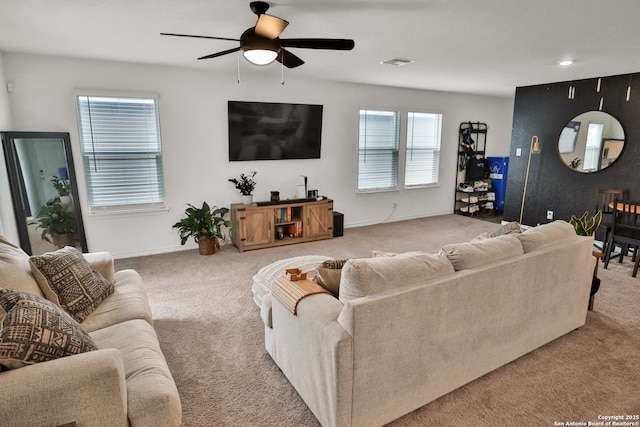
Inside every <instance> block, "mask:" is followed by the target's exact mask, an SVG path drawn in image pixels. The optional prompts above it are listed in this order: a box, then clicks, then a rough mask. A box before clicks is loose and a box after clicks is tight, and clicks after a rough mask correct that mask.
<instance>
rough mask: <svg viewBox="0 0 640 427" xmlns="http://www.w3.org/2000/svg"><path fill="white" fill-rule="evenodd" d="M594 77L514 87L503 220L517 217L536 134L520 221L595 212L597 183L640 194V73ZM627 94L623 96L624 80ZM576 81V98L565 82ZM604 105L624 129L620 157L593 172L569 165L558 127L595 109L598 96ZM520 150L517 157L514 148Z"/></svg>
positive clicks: (635, 196)
mask: <svg viewBox="0 0 640 427" xmlns="http://www.w3.org/2000/svg"><path fill="white" fill-rule="evenodd" d="M597 84H598V78H593V79H587V80H579V81H569V82H562V83H552V84H545V85H536V86H526V87H519V88H516V96H515V105H514V114H513V129H512V133H511V150H510V153H509V157H510V160H509V174H508V177H507V193H506V199H505V210H504V220H505V221H517V220H519V218H520V206H521V202H522V193H523V189H524V183H525V175H526V169H527V159H528V156H529V147H530V144H531V137H532V136H533V135H537V136H538V137H539V140H540V143H541V146H542V151H541V153H540V154H533V155H532V156H531V166H530V172H529V183H528V185H527V194H526V200H525V206H524V215H523V218H522V223H523V224H526V225H536V224H539V223H540V224H543V223H546V222H550V221H549V220H547V219H546V213H547V211H548V210H552V211H554V219H564V220H569V219H570V218H571V215H572V214H582V213H584V211H586V210H588V211H590V213H592V214H593V213H594V210H595V191H596V189H597V188H626V189H628V190H629V193H630V197H631V198H632V199H635V200H640V179H639V177H636V176H635V172H638V173H639V174H640V162H639V160H640V74H638V73H634V74H626V75H620V76H609V77H602V78H601V85H600V92H599V93H598V92H596V88H597ZM629 84H631V97H630V100H629V101H626V93H627V86H628V85H629ZM570 85H573V86H574V87H575V99H568V94H569V86H570ZM601 97H602V98H603V99H604V100H603V105H602V111H603V112H606V113H609V114H611V115H612V116H614V117H615V118H617V119H618V120H619V121H620V123H621V124H622V127H623V129H624V132H625V145H624V149H623V151H622V153H621V154H620V157H619V158H618V160H617V161H616V162H615V163H613V164H612V165H611V166H609V167H608V168H606V169H604V170H602V171H600V172H595V173H580V172H575V171H573V170H571V169H569V168H568V167H567V166H566V165H565V164H564V163H562V161H561V160H560V157H559V155H558V137H559V136H560V132H561V131H562V128H563V127H564V126H565V124H566V123H567V122H569V121H570V120H571V119H573V118H574V117H575V116H577V115H579V114H581V113H584V112H586V111H597V110H598V108H599V104H600V98H601ZM517 148H521V149H522V155H521V156H520V157H516V149H517Z"/></svg>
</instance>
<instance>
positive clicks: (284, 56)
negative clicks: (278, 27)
mask: <svg viewBox="0 0 640 427" xmlns="http://www.w3.org/2000/svg"><path fill="white" fill-rule="evenodd" d="M276 61H278V62H280V63H281V64H282V65H284V66H285V67H287V68H296V67H299V66H301V65H302V64H304V61H303V60H302V59H300V58H298V57H297V56H295V55H294V54H293V53H291V52H289V51H288V50H284V49H280V52H278V57H277V58H276Z"/></svg>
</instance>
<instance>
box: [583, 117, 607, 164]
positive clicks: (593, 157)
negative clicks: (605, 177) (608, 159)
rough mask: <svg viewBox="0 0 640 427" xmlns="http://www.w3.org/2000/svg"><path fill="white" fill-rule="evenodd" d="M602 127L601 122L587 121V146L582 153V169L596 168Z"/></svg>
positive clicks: (598, 159) (598, 160)
mask: <svg viewBox="0 0 640 427" xmlns="http://www.w3.org/2000/svg"><path fill="white" fill-rule="evenodd" d="M603 129H604V125H603V124H601V123H589V129H588V130H587V147H586V150H585V153H584V165H583V167H582V170H585V171H596V170H598V163H599V162H600V146H601V145H602V130H603Z"/></svg>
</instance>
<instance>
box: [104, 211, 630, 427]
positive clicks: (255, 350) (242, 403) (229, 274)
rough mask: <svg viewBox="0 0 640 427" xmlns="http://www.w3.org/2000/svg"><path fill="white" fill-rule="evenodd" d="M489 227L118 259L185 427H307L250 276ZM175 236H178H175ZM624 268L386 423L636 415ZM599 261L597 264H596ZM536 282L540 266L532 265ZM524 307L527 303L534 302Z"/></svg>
mask: <svg viewBox="0 0 640 427" xmlns="http://www.w3.org/2000/svg"><path fill="white" fill-rule="evenodd" d="M497 227H498V224H494V223H490V222H484V221H479V220H475V219H471V218H467V217H463V216H458V215H444V216H439V217H431V218H423V219H417V220H411V221H402V222H395V223H387V224H380V225H374V226H367V227H359V228H352V229H346V230H345V235H344V236H343V237H339V238H335V239H333V240H327V241H320V242H312V243H306V244H301V245H291V246H286V247H281V248H271V249H263V250H258V251H251V252H245V253H238V251H237V249H236V248H235V247H234V246H231V245H225V246H223V248H222V250H221V251H219V252H218V253H216V254H215V255H212V256H200V255H198V253H197V251H196V250H189V251H182V252H177V253H171V254H161V255H153V256H147V257H139V258H129V259H123V260H118V261H117V262H116V268H117V269H119V270H120V269H124V268H134V269H136V270H138V271H139V272H140V274H141V275H142V276H143V278H144V279H145V282H146V284H147V287H148V292H149V300H150V303H151V307H152V310H153V313H154V318H155V329H156V331H157V333H158V336H159V338H160V342H161V346H162V349H163V351H164V354H165V357H166V359H167V363H168V365H169V368H170V369H171V372H172V374H173V376H174V379H175V381H176V384H177V386H178V390H179V392H180V395H181V399H182V405H183V422H184V425H185V426H186V427H191V426H243V427H244V426H318V425H319V423H318V422H317V421H316V419H315V417H314V416H313V414H312V413H311V412H310V411H309V410H308V408H307V407H306V405H305V404H304V402H303V401H302V399H300V397H299V396H298V395H297V393H296V391H295V390H294V389H293V388H292V387H291V385H290V384H289V382H288V381H287V379H286V378H285V377H284V375H283V374H282V373H281V372H280V370H279V369H278V367H277V366H276V365H275V363H274V362H273V361H272V360H271V358H270V356H269V355H268V354H267V353H266V351H265V350H264V345H263V324H262V320H261V319H260V315H259V310H258V307H256V306H255V304H254V303H253V300H252V292H251V284H252V277H253V275H254V274H255V273H256V272H257V271H258V270H259V269H260V268H261V267H263V266H265V265H267V264H269V263H271V262H273V261H276V260H280V259H283V258H288V257H293V256H299V255H326V256H330V257H335V258H347V257H365V256H370V254H371V250H373V249H378V250H383V251H389V252H403V251H408V250H425V251H429V252H435V251H437V250H438V249H439V248H440V247H441V246H442V245H443V244H446V243H452V242H460V241H465V240H469V239H471V238H473V237H475V236H477V235H478V234H480V233H481V232H484V231H490V230H493V229H495V228H497ZM176 238H177V237H176ZM631 266H632V263H631V262H630V261H629V260H627V261H626V262H625V263H623V264H618V263H617V262H612V263H611V264H610V267H609V269H608V270H604V269H603V268H600V270H599V276H600V277H601V279H602V285H601V289H600V292H599V293H598V294H597V295H596V301H595V309H594V311H592V312H589V313H588V315H587V322H586V325H585V326H583V327H582V328H580V329H578V330H576V331H574V332H571V333H569V334H567V335H565V336H564V337H561V338H559V339H557V340H555V341H553V342H551V343H549V344H548V345H546V346H544V347H542V348H540V349H538V350H535V351H534V352H532V353H530V354H528V355H526V356H523V357H521V358H520V359H518V360H516V361H514V362H512V363H510V364H508V365H506V366H504V367H502V368H500V369H498V370H496V371H494V372H491V373H489V374H487V375H485V376H483V377H482V378H480V379H478V380H476V381H474V382H472V383H470V384H467V385H466V386H464V387H461V388H459V389H457V390H455V391H453V392H452V393H449V394H448V395H445V396H443V397H441V398H440V399H437V400H436V401H434V402H431V403H430V404H427V405H425V406H424V407H422V408H420V409H418V410H416V411H414V412H412V413H410V414H408V415H406V416H405V417H403V418H400V419H399V420H396V421H395V422H393V423H391V424H390V425H391V426H454V425H455V426H472V425H473V426H553V425H560V424H554V423H556V422H557V423H560V422H563V423H567V422H571V421H576V422H585V423H587V422H589V421H592V422H594V421H599V419H598V416H599V415H636V414H640V393H639V392H638V384H640V313H639V309H638V307H639V306H640V277H638V278H632V277H631ZM601 267H602V266H601ZM541 280H544V272H541ZM532 303H535V302H534V301H533V302H532Z"/></svg>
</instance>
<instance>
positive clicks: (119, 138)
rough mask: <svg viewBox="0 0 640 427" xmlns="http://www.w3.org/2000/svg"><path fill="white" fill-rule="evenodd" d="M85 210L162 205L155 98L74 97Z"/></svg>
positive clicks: (162, 190) (163, 198)
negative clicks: (76, 101)
mask: <svg viewBox="0 0 640 427" xmlns="http://www.w3.org/2000/svg"><path fill="white" fill-rule="evenodd" d="M77 100H78V123H79V128H80V145H81V148H82V155H83V160H84V171H85V177H86V179H87V193H88V199H89V206H90V208H91V211H92V212H94V211H103V210H105V211H106V210H129V209H142V208H155V207H157V208H161V207H164V202H165V195H164V177H163V172H162V146H161V142H160V125H159V121H158V110H157V100H156V99H144V98H124V97H104V96H78V97H77Z"/></svg>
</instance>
